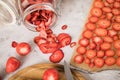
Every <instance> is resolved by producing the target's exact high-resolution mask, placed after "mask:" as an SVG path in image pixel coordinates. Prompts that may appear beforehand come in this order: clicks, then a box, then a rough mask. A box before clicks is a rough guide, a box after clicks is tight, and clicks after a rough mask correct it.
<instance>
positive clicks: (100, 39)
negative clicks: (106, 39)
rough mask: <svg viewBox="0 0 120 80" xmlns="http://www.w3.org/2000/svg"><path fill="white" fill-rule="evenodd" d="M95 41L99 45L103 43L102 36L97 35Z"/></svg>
mask: <svg viewBox="0 0 120 80" xmlns="http://www.w3.org/2000/svg"><path fill="white" fill-rule="evenodd" d="M92 40H93V42H95V43H96V44H97V45H98V44H101V43H103V40H102V38H101V37H98V36H95V37H93V38H92Z"/></svg>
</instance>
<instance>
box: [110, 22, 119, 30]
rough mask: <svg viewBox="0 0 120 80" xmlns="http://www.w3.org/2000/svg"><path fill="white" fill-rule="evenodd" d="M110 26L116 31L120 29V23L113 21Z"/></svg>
mask: <svg viewBox="0 0 120 80" xmlns="http://www.w3.org/2000/svg"><path fill="white" fill-rule="evenodd" d="M112 28H113V29H114V30H116V31H120V23H113V25H112Z"/></svg>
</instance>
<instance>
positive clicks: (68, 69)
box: [64, 60, 74, 80]
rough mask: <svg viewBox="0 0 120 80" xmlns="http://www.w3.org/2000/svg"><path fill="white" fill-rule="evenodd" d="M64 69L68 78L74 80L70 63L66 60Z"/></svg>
mask: <svg viewBox="0 0 120 80" xmlns="http://www.w3.org/2000/svg"><path fill="white" fill-rule="evenodd" d="M64 71H65V76H66V79H67V80H74V79H73V75H72V73H71V70H70V66H69V64H68V63H67V62H66V61H65V60H64Z"/></svg>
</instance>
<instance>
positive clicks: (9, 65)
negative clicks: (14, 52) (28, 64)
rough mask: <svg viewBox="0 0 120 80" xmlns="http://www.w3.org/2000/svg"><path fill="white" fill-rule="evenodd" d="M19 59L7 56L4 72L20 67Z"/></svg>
mask: <svg viewBox="0 0 120 80" xmlns="http://www.w3.org/2000/svg"><path fill="white" fill-rule="evenodd" d="M20 64H21V63H20V61H19V60H18V59H16V58H15V57H9V59H8V60H7V62H6V72H7V73H11V72H14V71H15V70H17V69H18V68H19V67H20Z"/></svg>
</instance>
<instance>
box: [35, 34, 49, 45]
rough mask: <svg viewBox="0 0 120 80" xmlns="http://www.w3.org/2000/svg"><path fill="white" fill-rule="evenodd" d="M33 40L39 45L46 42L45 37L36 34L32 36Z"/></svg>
mask: <svg viewBox="0 0 120 80" xmlns="http://www.w3.org/2000/svg"><path fill="white" fill-rule="evenodd" d="M34 42H35V43H36V44H37V45H40V44H42V43H46V42H47V41H46V39H45V38H42V37H40V36H36V37H35V38H34Z"/></svg>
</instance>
